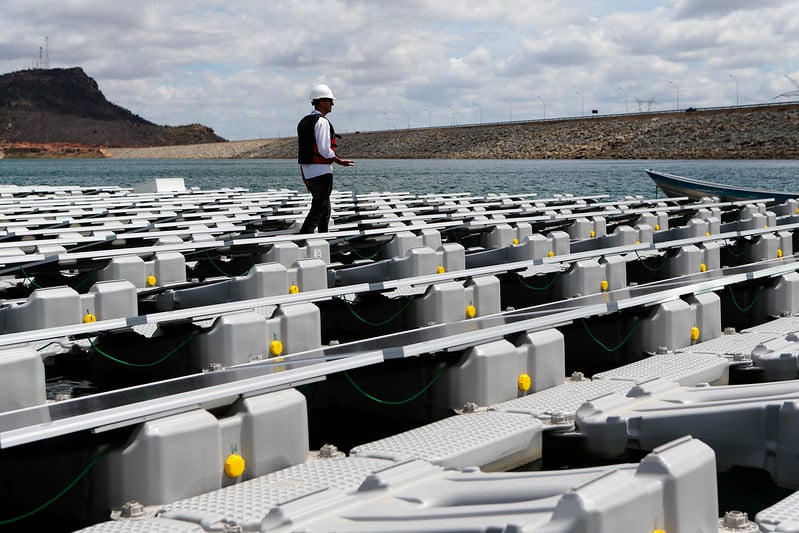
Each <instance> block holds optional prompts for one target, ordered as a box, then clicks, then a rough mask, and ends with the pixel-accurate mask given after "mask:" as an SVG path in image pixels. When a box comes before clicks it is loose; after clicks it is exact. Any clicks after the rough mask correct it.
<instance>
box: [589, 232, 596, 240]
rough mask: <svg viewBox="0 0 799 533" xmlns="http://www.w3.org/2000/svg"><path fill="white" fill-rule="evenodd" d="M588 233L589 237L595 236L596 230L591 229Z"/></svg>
mask: <svg viewBox="0 0 799 533" xmlns="http://www.w3.org/2000/svg"><path fill="white" fill-rule="evenodd" d="M589 235H590V236H591V238H592V239H593V238H594V237H596V231H594V230H591V233H589Z"/></svg>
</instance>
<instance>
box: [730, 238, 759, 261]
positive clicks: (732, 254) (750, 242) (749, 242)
mask: <svg viewBox="0 0 799 533" xmlns="http://www.w3.org/2000/svg"><path fill="white" fill-rule="evenodd" d="M747 243H748V244H747V245H746V246H744V247H743V249H742V250H741V253H739V254H736V253H735V252H733V251H732V246H730V245H729V244H728V245H727V246H725V247H724V249H725V250H727V252H729V254H730V255H731V256H733V257H741V256H742V255H743V254H745V253H746V251H747V250H748V249H749V248H751V247H752V246H753V245H754V243H753V242H752V241H747Z"/></svg>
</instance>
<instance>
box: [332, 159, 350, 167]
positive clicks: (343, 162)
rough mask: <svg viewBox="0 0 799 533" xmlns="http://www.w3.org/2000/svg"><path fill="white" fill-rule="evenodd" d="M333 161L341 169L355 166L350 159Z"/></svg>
mask: <svg viewBox="0 0 799 533" xmlns="http://www.w3.org/2000/svg"><path fill="white" fill-rule="evenodd" d="M333 161H335V162H336V163H338V164H339V165H341V166H342V167H351V166H354V165H355V161H353V160H352V159H340V158H338V157H337V158H335V159H334V160H333Z"/></svg>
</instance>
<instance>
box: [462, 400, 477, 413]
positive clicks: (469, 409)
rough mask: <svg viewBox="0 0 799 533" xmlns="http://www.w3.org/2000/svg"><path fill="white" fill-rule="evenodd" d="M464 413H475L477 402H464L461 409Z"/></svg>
mask: <svg viewBox="0 0 799 533" xmlns="http://www.w3.org/2000/svg"><path fill="white" fill-rule="evenodd" d="M461 411H462V412H464V413H474V412H475V411H477V404H476V403H475V402H466V403H465V404H463V409H461Z"/></svg>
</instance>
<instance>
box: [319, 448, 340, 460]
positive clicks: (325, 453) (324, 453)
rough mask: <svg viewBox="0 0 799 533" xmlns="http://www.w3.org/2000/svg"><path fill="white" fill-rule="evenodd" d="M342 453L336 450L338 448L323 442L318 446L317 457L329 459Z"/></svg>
mask: <svg viewBox="0 0 799 533" xmlns="http://www.w3.org/2000/svg"><path fill="white" fill-rule="evenodd" d="M341 455H342V453H341V452H340V451H338V448H337V447H336V446H335V445H333V444H325V445H323V446H322V447H321V448H319V458H320V459H331V458H333V457H339V456H341Z"/></svg>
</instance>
